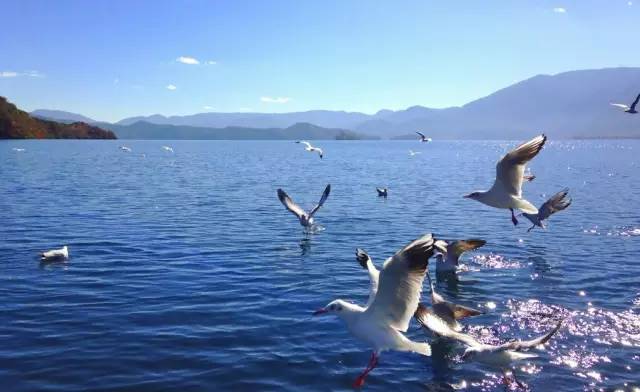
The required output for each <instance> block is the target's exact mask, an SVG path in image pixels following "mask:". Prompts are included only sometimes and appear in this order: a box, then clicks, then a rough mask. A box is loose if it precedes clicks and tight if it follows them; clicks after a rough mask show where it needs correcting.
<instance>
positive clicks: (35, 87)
mask: <svg viewBox="0 0 640 392" xmlns="http://www.w3.org/2000/svg"><path fill="white" fill-rule="evenodd" d="M0 9H2V25H0V31H1V34H0V95H3V96H6V97H8V98H9V100H10V101H12V102H14V103H16V104H17V105H18V106H19V107H21V108H23V109H25V110H34V109H37V108H48V109H61V110H68V111H72V112H77V113H81V114H84V115H87V116H89V117H92V118H95V119H98V120H107V121H115V120H119V119H122V118H124V117H128V116H134V115H149V114H154V113H161V114H165V115H183V114H191V113H198V112H205V111H218V112H236V111H258V112H288V111H301V110H310V109H330V110H347V111H362V112H367V113H373V112H376V111H377V110H379V109H383V108H386V109H395V110H397V109H404V108H406V107H409V106H412V105H423V106H428V107H447V106H454V105H462V104H465V103H467V102H469V101H471V100H473V99H476V98H479V97H481V96H484V95H487V94H489V93H491V92H493V91H495V90H497V89H499V88H502V87H506V86H507V85H509V84H512V83H514V82H517V81H520V80H522V79H525V78H528V77H531V76H534V75H536V74H541V73H558V72H563V71H568V70H574V69H587V68H603V67H616V66H640V50H638V49H637V48H638V46H637V44H636V43H637V41H638V36H637V33H638V26H639V25H640V0H639V1H638V4H634V3H632V2H629V1H628V0H601V1H589V0H572V1H560V0H558V1H545V0H536V1H506V0H505V1H472V0H469V1H459V2H452V1H424V0H416V1H388V2H383V1H357V0H336V1H310V0H309V1H295V0H292V1H268V0H260V1H259V0H256V1H235V0H234V1H231V0H229V1H181V2H178V1H142V0H133V1H118V0H113V1H106V0H105V1H79V0H78V1H63V0H56V1H45V0H42V1H32V0H20V1H8V0H6V1H5V0H0ZM194 59H195V60H197V62H198V64H194V63H195V61H194ZM169 86H174V87H175V88H173V89H172V88H171V87H169Z"/></svg>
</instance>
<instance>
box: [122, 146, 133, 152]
mask: <svg viewBox="0 0 640 392" xmlns="http://www.w3.org/2000/svg"><path fill="white" fill-rule="evenodd" d="M120 149H121V150H122V151H124V152H131V148H129V147H127V146H120Z"/></svg>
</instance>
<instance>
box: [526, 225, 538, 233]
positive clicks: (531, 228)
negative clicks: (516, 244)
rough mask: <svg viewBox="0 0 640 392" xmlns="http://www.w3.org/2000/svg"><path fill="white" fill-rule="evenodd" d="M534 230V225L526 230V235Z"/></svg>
mask: <svg viewBox="0 0 640 392" xmlns="http://www.w3.org/2000/svg"><path fill="white" fill-rule="evenodd" d="M535 228H536V225H533V226H531V227H530V228H529V230H527V233H528V232H530V231H531V230H533V229H535Z"/></svg>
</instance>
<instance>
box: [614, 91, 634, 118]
mask: <svg viewBox="0 0 640 392" xmlns="http://www.w3.org/2000/svg"><path fill="white" fill-rule="evenodd" d="M638 100H640V94H638V96H637V97H636V100H635V101H633V103H632V104H631V106H628V105H625V104H623V103H611V106H617V107H619V108H622V109H624V112H625V113H629V114H636V113H638V112H637V111H636V105H637V104H638Z"/></svg>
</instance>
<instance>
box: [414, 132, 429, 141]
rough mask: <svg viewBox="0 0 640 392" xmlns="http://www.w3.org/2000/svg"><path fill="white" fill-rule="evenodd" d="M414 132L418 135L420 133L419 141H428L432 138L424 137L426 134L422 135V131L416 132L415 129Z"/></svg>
mask: <svg viewBox="0 0 640 392" xmlns="http://www.w3.org/2000/svg"><path fill="white" fill-rule="evenodd" d="M416 133H417V134H418V135H420V141H421V142H423V143H428V142H430V141H431V140H432V139H431V138H430V137H426V136H425V135H424V133H422V132H418V131H416Z"/></svg>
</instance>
